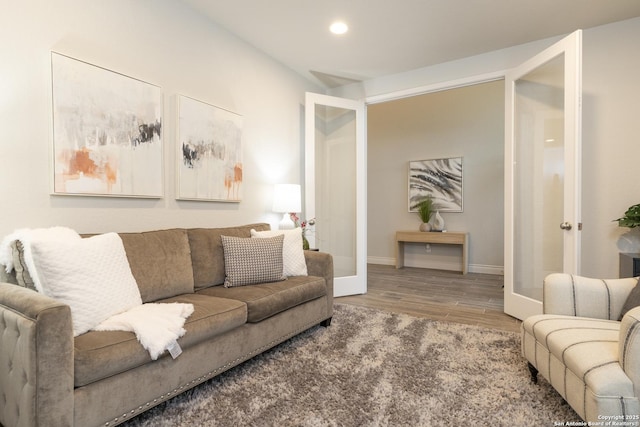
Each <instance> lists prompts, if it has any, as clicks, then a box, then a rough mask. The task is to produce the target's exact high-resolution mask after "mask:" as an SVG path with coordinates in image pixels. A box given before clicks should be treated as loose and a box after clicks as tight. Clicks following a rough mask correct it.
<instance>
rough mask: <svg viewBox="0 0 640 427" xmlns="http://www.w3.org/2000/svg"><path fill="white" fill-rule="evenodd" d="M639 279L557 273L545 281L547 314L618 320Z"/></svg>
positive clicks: (544, 299)
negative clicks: (596, 277) (594, 277)
mask: <svg viewBox="0 0 640 427" xmlns="http://www.w3.org/2000/svg"><path fill="white" fill-rule="evenodd" d="M637 283H638V279H635V278H628V279H593V278H588V277H582V276H576V275H573V274H563V273H553V274H550V275H548V276H547V277H546V278H545V279H544V293H543V298H542V301H543V302H542V306H543V311H544V313H545V314H563V315H567V316H580V317H591V318H595V319H608V320H618V319H620V314H621V312H622V306H623V305H624V302H625V301H626V300H627V297H628V296H629V293H630V292H631V289H633V288H634V287H635V286H636V284H637Z"/></svg>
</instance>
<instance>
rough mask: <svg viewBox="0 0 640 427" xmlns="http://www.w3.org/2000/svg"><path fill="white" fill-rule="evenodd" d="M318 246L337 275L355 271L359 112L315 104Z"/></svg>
mask: <svg viewBox="0 0 640 427" xmlns="http://www.w3.org/2000/svg"><path fill="white" fill-rule="evenodd" d="M315 108H316V112H315V114H316V144H315V151H316V155H315V169H316V177H315V178H316V179H315V181H316V200H315V204H316V227H315V230H316V234H315V238H316V242H315V244H316V247H317V248H320V250H322V251H323V252H329V253H330V254H331V255H333V267H334V276H335V277H345V276H354V275H355V274H356V256H357V250H358V249H357V247H356V228H355V225H356V168H355V167H354V165H355V164H356V113H355V111H353V110H348V109H345V108H338V107H330V106H325V105H316V106H315Z"/></svg>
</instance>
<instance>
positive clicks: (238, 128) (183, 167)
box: [177, 95, 242, 202]
mask: <svg viewBox="0 0 640 427" xmlns="http://www.w3.org/2000/svg"><path fill="white" fill-rule="evenodd" d="M178 112H179V119H178V153H177V158H178V165H177V169H178V191H177V198H178V199H183V200H210V201H222V202H239V201H241V200H242V116H240V115H238V114H236V113H233V112H231V111H228V110H225V109H223V108H219V107H216V106H213V105H210V104H207V103H204V102H201V101H198V100H195V99H193V98H189V97H186V96H182V95H179V96H178Z"/></svg>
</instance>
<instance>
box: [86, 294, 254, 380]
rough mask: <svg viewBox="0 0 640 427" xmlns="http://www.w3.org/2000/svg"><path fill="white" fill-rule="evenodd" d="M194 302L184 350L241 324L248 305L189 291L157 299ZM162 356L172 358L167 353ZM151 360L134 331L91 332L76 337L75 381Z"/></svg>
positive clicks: (108, 374)
mask: <svg viewBox="0 0 640 427" xmlns="http://www.w3.org/2000/svg"><path fill="white" fill-rule="evenodd" d="M156 302H158V303H163V302H167V303H172V302H180V303H188V304H193V307H194V312H193V314H191V316H189V318H188V319H187V321H186V322H185V325H184V328H185V329H186V331H187V332H186V333H185V334H184V336H183V337H182V338H180V339H179V340H178V344H180V346H181V347H182V348H183V349H186V348H189V347H191V346H193V345H194V344H197V343H199V342H201V341H203V340H206V339H209V338H211V337H213V336H216V335H220V334H223V333H225V332H227V331H230V330H231V329H234V328H236V327H238V326H241V325H243V324H245V323H246V320H247V307H246V304H244V303H243V302H241V301H237V300H229V299H223V298H214V297H210V296H206V295H196V294H185V295H179V296H176V297H172V298H168V299H164V300H160V301H156ZM160 357H161V358H162V357H169V356H168V353H166V352H165V353H164V354H163V355H162V356H160ZM150 361H151V357H150V356H149V352H148V351H146V350H145V349H144V348H143V347H142V345H140V343H139V342H138V340H137V339H136V336H135V334H134V333H133V332H120V331H100V332H98V331H89V332H87V333H86V334H83V335H80V336H78V337H76V338H75V354H74V371H75V373H74V381H75V386H76V387H81V386H84V385H87V384H90V383H92V382H94V381H98V380H100V379H103V378H107V377H109V376H112V375H116V374H119V373H122V372H125V371H127V370H129V369H133V368H136V367H138V366H142V365H144V364H146V363H148V362H150Z"/></svg>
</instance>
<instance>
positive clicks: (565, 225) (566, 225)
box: [560, 221, 572, 230]
mask: <svg viewBox="0 0 640 427" xmlns="http://www.w3.org/2000/svg"><path fill="white" fill-rule="evenodd" d="M560 228H562V229H563V230H571V228H572V227H571V223H569V222H566V221H565V222H563V223H562V224H560Z"/></svg>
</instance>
